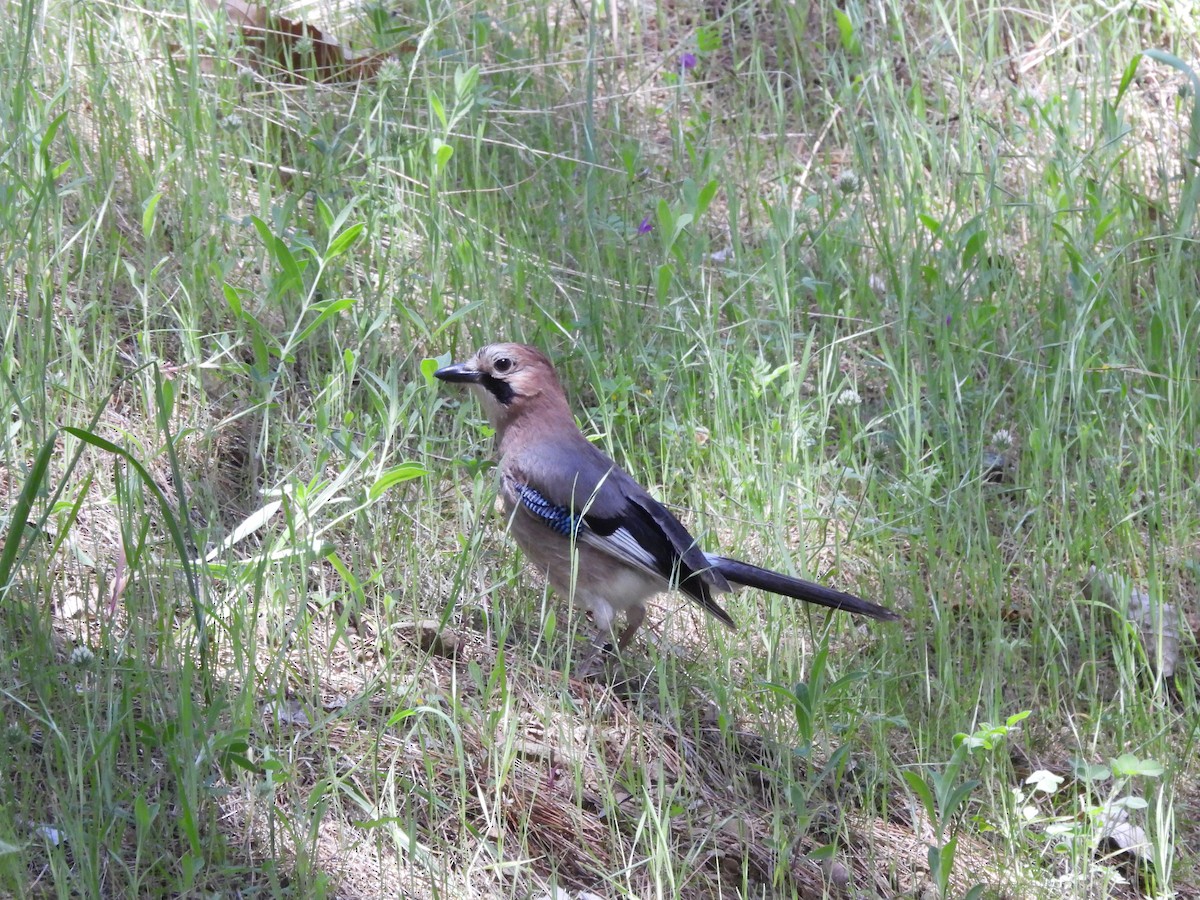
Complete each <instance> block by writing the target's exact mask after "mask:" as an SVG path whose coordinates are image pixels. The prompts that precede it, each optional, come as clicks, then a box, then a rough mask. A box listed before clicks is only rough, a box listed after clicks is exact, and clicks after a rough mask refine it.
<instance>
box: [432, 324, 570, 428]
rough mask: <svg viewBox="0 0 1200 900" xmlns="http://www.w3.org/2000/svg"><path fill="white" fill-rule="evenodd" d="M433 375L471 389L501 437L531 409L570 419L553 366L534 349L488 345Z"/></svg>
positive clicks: (511, 345) (523, 346) (521, 345)
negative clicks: (538, 408)
mask: <svg viewBox="0 0 1200 900" xmlns="http://www.w3.org/2000/svg"><path fill="white" fill-rule="evenodd" d="M433 375H434V377H435V378H440V379H441V380H442V381H451V382H461V383H464V384H469V385H471V387H472V388H473V389H474V391H475V393H476V395H478V397H479V402H480V404H481V405H482V406H483V410H484V412H485V413H486V414H487V417H488V420H489V421H490V422H491V423H492V427H493V428H495V429H496V431H497V432H498V433H499V434H501V435H503V432H504V430H505V429H506V428H507V427H508V425H509V424H510V423H511V422H512V421H513V420H514V419H516V418H517V417H519V416H521V415H525V414H527V413H529V412H530V411H531V410H533V409H534V408H535V407H540V408H542V413H543V414H551V411H553V413H561V412H563V411H565V412H566V413H567V416H568V417H570V410H569V408H568V407H567V401H566V396H565V395H564V393H563V389H562V385H561V384H560V383H559V380H558V375H557V374H556V373H555V371H554V366H553V365H551V363H550V360H549V359H547V358H546V355H545V354H544V353H542V352H541V351H540V350H538V349H537V348H535V347H529V346H527V345H525V344H489V345H488V346H486V347H483V348H481V349H479V350H478V351H476V353H475V355H474V356H472V357H471V358H470V359H468V360H467V361H466V362H460V363H454V364H452V365H449V366H446V367H444V368H441V369H438V370H437V371H436V372H434V373H433ZM571 421H572V422H573V421H574V419H571Z"/></svg>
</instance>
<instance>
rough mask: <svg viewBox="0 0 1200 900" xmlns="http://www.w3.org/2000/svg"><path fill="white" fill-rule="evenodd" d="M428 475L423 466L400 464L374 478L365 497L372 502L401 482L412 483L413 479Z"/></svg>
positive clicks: (409, 463) (408, 463)
mask: <svg viewBox="0 0 1200 900" xmlns="http://www.w3.org/2000/svg"><path fill="white" fill-rule="evenodd" d="M428 474H429V471H428V470H427V469H426V468H425V467H424V466H421V465H418V464H417V463H412V462H406V463H401V464H400V465H398V466H394V467H393V468H391V469H388V470H387V471H386V472H384V473H383V474H382V475H380V476H379V477H378V478H376V479H375V483H374V484H373V485H371V488H370V490H369V491H367V497H368V498H369V499H370V500H371V501H372V502H374V501H376V500H378V499H379V498H380V497H382V496H383V495H384V494H385V493H387V491H388V489H389V488H391V487H394V486H395V485H397V484H400V483H401V482H404V481H412V480H413V479H414V478H421V477H422V476H424V475H428Z"/></svg>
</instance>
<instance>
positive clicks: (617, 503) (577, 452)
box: [502, 436, 729, 618]
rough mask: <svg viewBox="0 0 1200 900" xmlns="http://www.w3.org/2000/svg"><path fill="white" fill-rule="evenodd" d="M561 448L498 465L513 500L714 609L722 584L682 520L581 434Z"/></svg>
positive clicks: (558, 529)
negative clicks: (578, 438) (526, 459)
mask: <svg viewBox="0 0 1200 900" xmlns="http://www.w3.org/2000/svg"><path fill="white" fill-rule="evenodd" d="M567 450H568V451H569V452H560V453H557V454H555V453H547V452H546V451H545V449H544V448H543V449H542V452H540V453H539V454H538V456H537V458H536V459H535V460H531V461H525V463H524V464H518V463H516V462H510V464H509V465H503V466H502V468H503V469H504V477H505V479H506V481H507V482H508V484H507V485H506V490H507V491H508V492H509V493H510V496H511V497H512V499H513V500H514V501H515V502H518V503H520V505H521V506H523V507H524V509H525V510H526V511H527V512H529V513H530V514H532V515H533V516H534V517H535V518H537V519H538V520H539V521H541V522H543V523H544V524H545V525H546V526H547V527H548V528H550V529H551V530H552V531H555V532H557V533H558V534H561V535H563V536H565V537H570V536H572V535H574V536H575V537H576V539H577V540H580V541H583V542H586V543H587V544H589V545H591V546H593V547H596V548H597V549H600V550H603V551H604V552H605V553H608V554H609V555H611V556H613V557H616V558H617V559H619V560H621V561H622V562H624V563H626V564H627V565H630V566H633V567H635V568H638V569H641V570H643V571H645V572H648V573H650V574H652V575H655V576H657V577H659V578H662V579H663V580H664V581H665V582H667V583H669V584H673V585H678V587H679V588H680V589H681V590H682V591H684V592H685V593H686V594H688V595H689V596H691V597H692V598H693V599H695V600H697V601H698V602H699V603H701V604H702V605H704V606H705V607H706V608H710V609H711V608H712V607H713V606H715V604H713V603H712V598H711V593H712V590H714V589H715V590H716V591H718V592H723V591H727V590H729V585H728V582H727V581H726V580H725V577H724V576H723V575H721V574H720V572H719V571H717V570H716V569H714V568H713V567H712V565H711V563H710V562H709V560H708V558H707V557H706V556H705V554H704V552H703V551H702V550H701V549H700V547H699V546H698V545H697V543H696V540H695V539H694V538H693V537H692V536H691V534H690V533H688V530H687V529H686V528H685V527H684V526H683V523H682V522H680V521H679V520H678V519H677V518H675V516H674V515H672V513H671V512H670V510H668V509H667V508H666V507H664V506H663V505H662V504H661V503H659V502H658V501H657V500H655V499H654V498H653V497H651V496H650V495H649V494H648V493H646V491H645V490H644V489H643V488H642V487H641V486H640V485H639V484H638V483H637V482H635V481H634V480H633V479H632V478H631V477H630V476H629V475H628V474H627V473H626V472H625V471H624V470H623V469H621V468H620V467H619V466H618V465H617V464H616V463H614V462H613V461H612V460H611V459H609V458H608V457H607V456H605V455H604V453H602V452H601V451H600V450H599V449H597V448H596V447H594V446H593V445H592V444H590V443H589V442H587V441H586V440H585V439H583V438H582V436H581V437H580V440H579V442H578V443H575V442H572V443H571V445H570V446H569V447H568V448H567ZM714 614H715V615H718V617H721V618H727V616H724V614H723V611H721V612H716V611H715V610H714Z"/></svg>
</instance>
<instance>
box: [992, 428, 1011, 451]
mask: <svg viewBox="0 0 1200 900" xmlns="http://www.w3.org/2000/svg"><path fill="white" fill-rule="evenodd" d="M992 443H993V444H994V445H996V446H997V447H1011V446H1012V445H1013V433H1012V432H1011V431H1009V430H1008V429H1007V428H999V429H997V430H996V433H995V434H993V435H992Z"/></svg>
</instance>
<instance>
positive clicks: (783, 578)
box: [708, 555, 900, 621]
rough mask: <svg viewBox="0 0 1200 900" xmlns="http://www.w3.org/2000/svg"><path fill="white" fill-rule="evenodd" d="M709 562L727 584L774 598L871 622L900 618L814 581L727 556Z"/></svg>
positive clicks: (711, 558) (714, 557) (888, 610)
mask: <svg viewBox="0 0 1200 900" xmlns="http://www.w3.org/2000/svg"><path fill="white" fill-rule="evenodd" d="M708 561H709V562H710V563H711V564H712V566H713V568H714V569H716V570H717V571H719V572H720V573H721V574H722V575H724V576H725V578H726V579H727V580H729V581H731V582H734V583H736V584H741V585H745V586H746V587H752V588H758V589H759V590H763V591H770V592H771V593H772V594H782V595H783V596H785V597H791V598H793V599H795V600H803V601H804V602H805V603H815V604H817V605H818V606H828V607H829V608H830V609H840V610H843V611H845V612H849V613H854V614H856V615H859V616H870V617H871V618H872V619H883V620H884V621H895V620H897V619H899V618H900V616H898V615H897V614H896V613H894V612H892V611H891V610H890V609H886V608H885V607H882V606H879V605H878V604H876V603H872V602H870V601H869V600H863V599H862V598H861V597H855V596H854V595H853V594H847V593H845V592H844V591H837V590H834V589H833V588H830V587H825V585H823V584H817V583H816V582H814V581H805V580H804V579H803V578H793V577H792V576H790V575H783V574H781V573H779V572H772V571H771V570H770V569H763V568H760V567H759V566H752V565H750V563H744V562H742V561H741V560H737V559H729V558H728V557H726V556H712V555H709V557H708Z"/></svg>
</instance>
